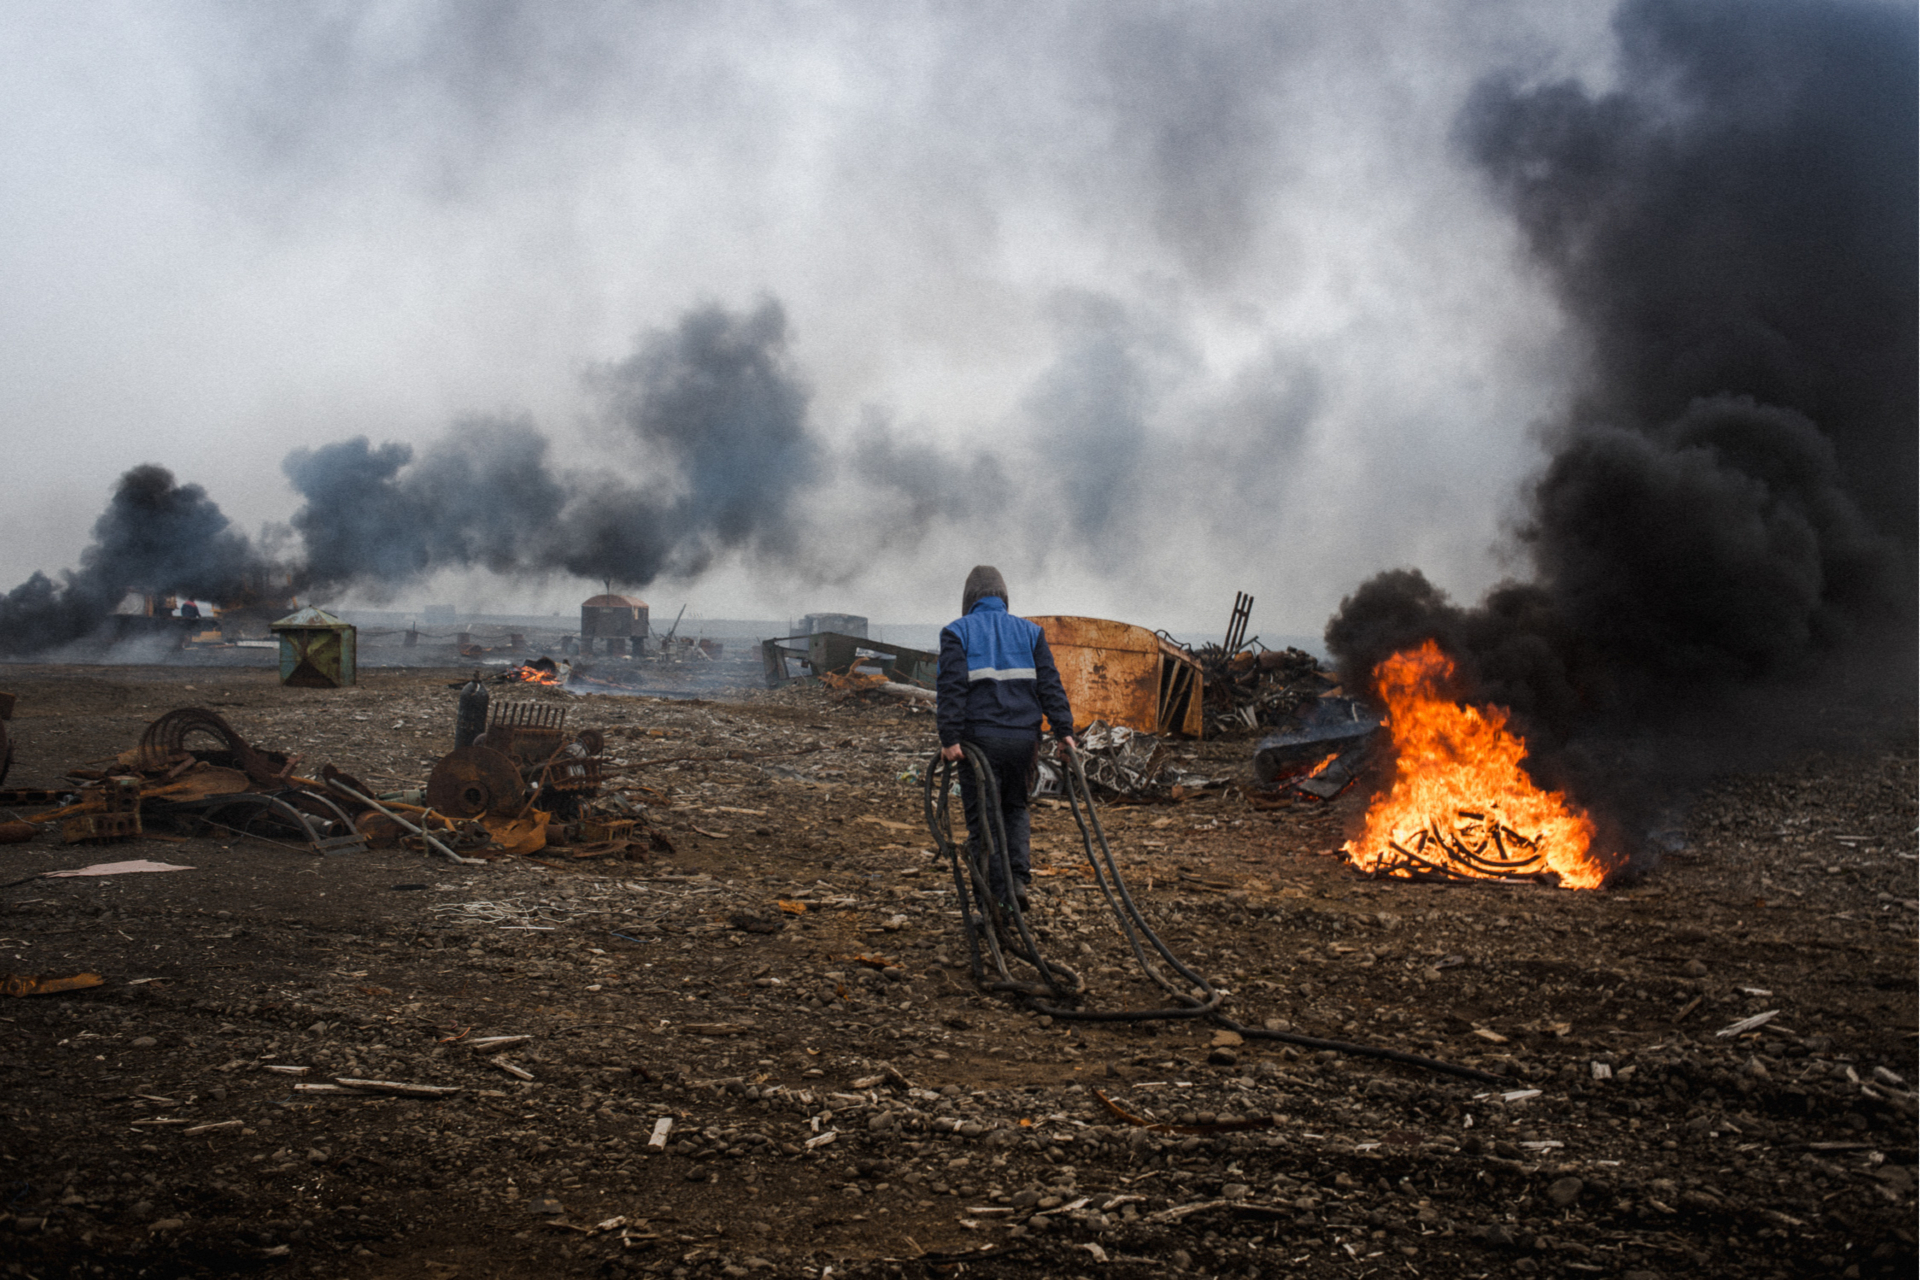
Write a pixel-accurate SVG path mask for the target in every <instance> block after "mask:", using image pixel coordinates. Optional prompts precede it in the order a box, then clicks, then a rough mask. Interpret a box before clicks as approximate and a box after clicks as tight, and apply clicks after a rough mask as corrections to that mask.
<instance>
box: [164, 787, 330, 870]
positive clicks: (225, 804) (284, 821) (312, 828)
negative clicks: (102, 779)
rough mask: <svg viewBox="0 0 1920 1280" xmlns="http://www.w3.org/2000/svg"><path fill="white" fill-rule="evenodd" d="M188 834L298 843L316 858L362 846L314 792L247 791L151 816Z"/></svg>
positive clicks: (183, 803) (166, 808) (173, 806)
mask: <svg viewBox="0 0 1920 1280" xmlns="http://www.w3.org/2000/svg"><path fill="white" fill-rule="evenodd" d="M154 816H155V817H156V818H168V819H171V820H173V821H175V822H177V823H179V824H180V825H181V826H183V827H185V828H187V829H188V830H207V829H211V830H217V831H227V832H231V833H233V834H235V835H248V836H255V837H258V838H259V839H262V840H266V841H269V842H271V843H274V844H285V843H287V842H288V841H290V840H297V841H300V842H301V843H303V844H305V845H306V846H307V848H308V849H310V850H312V851H313V852H314V853H319V854H332V855H337V854H343V853H359V852H363V851H365V849H366V847H367V842H366V839H365V837H363V836H362V835H361V833H360V831H359V830H358V829H357V828H356V827H355V825H354V822H353V819H352V818H350V817H348V816H347V814H346V812H345V811H344V810H343V809H341V808H340V806H339V805H337V804H335V803H334V802H333V801H332V800H329V799H328V798H327V797H326V796H324V795H321V794H320V793H319V792H317V791H308V790H303V789H301V788H298V787H288V788H286V789H285V790H282V791H247V792H242V793H240V794H239V795H229V796H210V797H208V798H206V799H201V800H188V801H180V802H176V803H174V804H170V805H166V806H164V807H163V808H161V809H159V810H158V812H156V813H155V815H154Z"/></svg>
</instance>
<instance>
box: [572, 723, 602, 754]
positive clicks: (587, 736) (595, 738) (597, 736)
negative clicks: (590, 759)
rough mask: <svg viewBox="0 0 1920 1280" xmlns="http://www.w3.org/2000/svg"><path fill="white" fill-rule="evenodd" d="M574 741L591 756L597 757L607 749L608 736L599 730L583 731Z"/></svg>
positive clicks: (577, 734)
mask: <svg viewBox="0 0 1920 1280" xmlns="http://www.w3.org/2000/svg"><path fill="white" fill-rule="evenodd" d="M573 740H574V741H575V742H577V743H579V744H580V747H581V749H582V750H584V751H585V752H586V753H587V754H588V755H590V756H597V755H599V754H601V753H602V752H604V751H605V750H606V749H607V735H606V734H604V733H602V732H600V730H598V729H582V730H581V731H580V732H579V733H576V734H574V735H573Z"/></svg>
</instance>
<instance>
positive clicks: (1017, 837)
mask: <svg viewBox="0 0 1920 1280" xmlns="http://www.w3.org/2000/svg"><path fill="white" fill-rule="evenodd" d="M967 745H968V746H972V747H978V748H979V749H980V754H982V755H984V756H985V757H986V758H987V767H988V768H989V769H991V770H993V779H994V781H995V782H997V783H998V784H999V785H1000V816H1001V820H1002V821H1003V822H1004V823H1005V824H1006V829H1007V861H1008V862H1009V863H1011V864H1012V865H1013V876H1014V880H1015V881H1016V882H1017V883H1018V884H1020V885H1022V886H1024V885H1025V884H1026V883H1027V881H1028V880H1030V879H1032V878H1033V857H1032V853H1031V851H1030V839H1029V835H1030V828H1029V819H1028V814H1027V792H1028V791H1029V790H1030V789H1031V788H1032V786H1033V770H1034V764H1035V762H1036V761H1037V760H1039V758H1040V741H1039V739H1037V738H969V739H967ZM979 790H980V788H979V787H978V786H976V785H975V784H974V781H973V769H972V768H971V767H966V768H962V769H961V770H960V801H961V803H962V804H963V805H964V806H965V807H966V811H967V837H968V838H967V844H968V846H969V849H970V851H972V852H974V853H975V854H976V855H978V852H979V850H981V849H984V848H985V847H986V845H985V842H984V836H985V827H984V825H983V824H982V819H981V815H980V796H979ZM987 882H988V884H989V885H990V886H991V888H992V890H993V896H994V897H996V898H998V899H1000V900H1001V901H1003V902H1004V901H1006V900H1007V899H1008V898H1009V897H1011V896H1012V895H1011V894H1010V893H1009V892H1008V885H1007V883H1006V874H1005V872H1003V871H1002V870H1001V868H1000V861H999V859H997V858H995V859H992V860H990V861H989V862H988V863H987Z"/></svg>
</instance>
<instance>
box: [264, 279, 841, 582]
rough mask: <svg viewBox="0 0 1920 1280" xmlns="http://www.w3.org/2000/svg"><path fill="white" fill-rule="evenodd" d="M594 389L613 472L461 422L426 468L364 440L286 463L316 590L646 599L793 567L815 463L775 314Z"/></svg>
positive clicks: (705, 331) (725, 325) (719, 319)
mask: <svg viewBox="0 0 1920 1280" xmlns="http://www.w3.org/2000/svg"><path fill="white" fill-rule="evenodd" d="M592 381H593V383H594V385H595V387H596V388H597V389H598V390H599V391H600V393H601V395H602V397H603V400H604V407H605V411H606V415H607V419H608V425H609V428H610V430H609V433H608V436H607V442H606V450H607V452H606V461H607V462H609V463H610V464H612V466H611V467H610V468H609V469H608V471H600V472H596V471H593V470H590V469H588V468H587V467H585V466H581V467H579V468H578V469H576V470H572V471H567V472H561V471H558V470H556V468H555V464H554V462H553V460H552V458H551V457H550V453H551V448H550V445H549V443H548V441H547V440H546V438H545V437H543V436H542V435H541V434H540V433H539V432H538V431H537V430H535V429H534V427H533V425H532V423H530V422H527V421H524V420H520V421H507V422H502V421H489V420H480V419H476V420H470V421H467V422H463V423H461V424H459V425H457V426H456V427H455V429H454V430H453V432H452V433H451V434H449V435H448V436H447V437H445V438H443V439H442V440H440V441H438V442H436V443H435V444H434V445H432V446H431V447H430V448H428V449H427V450H425V451H424V452H423V453H422V454H421V455H420V456H419V458H418V459H417V460H416V459H415V458H414V455H413V451H412V450H411V449H410V448H408V447H407V446H405V445H400V444H386V445H381V446H379V447H378V448H376V447H374V446H373V445H372V444H371V443H370V442H369V441H368V440H367V439H366V438H365V437H358V438H356V439H352V440H347V441H344V442H342V443H339V444H332V445H327V446H325V447H323V448H320V449H313V450H305V449H302V450H297V451H295V452H294V453H293V454H291V455H289V456H288V458H287V460H286V472H287V477H288V479H289V480H291V481H292V482H293V486H294V488H295V489H296V490H298V491H299V493H300V495H301V496H302V497H303V498H305V499H306V504H305V505H304V506H303V507H302V508H301V510H300V511H299V512H298V513H297V514H296V515H295V516H294V518H293V527H294V528H295V529H296V530H297V531H298V532H299V534H300V537H301V541H302V543H303V545H304V547H305V552H306V567H307V572H308V575H309V577H310V579H311V581H312V582H313V583H314V585H315V586H316V587H317V588H320V589H327V590H339V589H343V588H347V587H360V588H367V589H372V590H376V591H378V590H381V589H391V588H393V587H396V586H401V585H404V584H407V583H411V582H415V581H418V580H420V579H421V578H424V577H426V576H427V575H429V574H432V573H436V572H439V571H442V570H447V569H471V568H480V569H486V570H489V571H491V572H493V573H497V574H504V575H508V576H539V575H544V574H547V573H551V572H553V571H555V570H564V571H566V572H569V573H574V574H579V575H581V576H583V577H587V578H603V579H611V580H612V581H614V582H616V583H619V584H623V585H627V586H634V587H638V586H644V585H646V584H647V583H649V582H651V581H652V580H653V579H654V578H656V577H657V576H659V575H660V574H661V573H662V572H666V571H669V570H671V571H673V572H677V573H688V574H691V573H698V572H699V571H700V570H702V569H703V568H705V567H706V566H707V565H709V564H710V563H711V562H712V560H713V558H714V557H715V556H716V555H717V554H719V553H721V552H723V551H728V550H733V549H736V548H742V547H755V548H758V549H760V550H763V551H766V552H768V553H769V554H774V555H780V554H784V552H783V547H784V545H785V541H786V539H787V538H789V537H790V535H791V534H792V508H793V502H794V496H795V495H796V494H797V493H798V492H800V491H802V490H803V489H804V488H805V487H806V486H807V485H808V484H810V483H811V482H812V481H813V480H814V479H815V477H816V475H817V473H818V469H819V460H820V453H821V450H820V446H819V445H818V444H817V443H816V442H815V440H814V439H813V437H812V435H811V433H810V431H809V428H808V424H807V392H806V388H805V385H804V383H803V381H802V379H801V377H800V375H799V373H798V371H797V370H796V369H795V367H794V365H793V362H792V360H791V358H790V356H789V355H788V352H787V323H786V315H785V313H784V312H783V311H782V309H781V308H780V306H779V304H778V303H776V302H772V301H768V302H765V303H763V304H761V305H760V306H759V307H757V308H756V309H754V310H753V311H751V312H747V313H744V314H734V313H732V312H729V311H727V310H725V309H723V308H721V307H718V306H706V307H701V308H698V309H696V310H694V311H692V312H690V313H688V314H687V315H686V316H684V317H683V318H682V319H681V321H680V323H679V324H678V326H677V327H676V328H674V329H673V330H672V331H670V332H665V333H658V334H653V335H650V336H648V337H646V338H643V339H642V341H641V343H640V344H639V349H638V350H637V351H636V352H635V353H634V355H632V356H631V357H630V358H628V359H627V360H624V361H621V362H619V363H616V364H613V365H609V366H607V367H605V368H603V369H601V370H598V371H597V372H596V373H595V374H594V375H593V377H592ZM583 461H584V460H583ZM621 470H637V471H639V472H640V473H641V475H642V477H643V478H641V479H637V480H636V479H627V478H624V477H623V476H622V475H621V474H620V471H621Z"/></svg>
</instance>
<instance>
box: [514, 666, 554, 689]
mask: <svg viewBox="0 0 1920 1280" xmlns="http://www.w3.org/2000/svg"><path fill="white" fill-rule="evenodd" d="M507 678H508V679H509V680H519V681H521V682H522V683H524V684H544V685H552V686H554V687H555V688H558V687H559V684H560V677H559V676H558V675H556V674H555V673H553V672H551V671H542V670H541V669H540V668H539V667H527V666H520V667H514V668H512V669H511V670H509V671H508V672H507Z"/></svg>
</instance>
